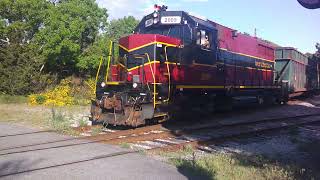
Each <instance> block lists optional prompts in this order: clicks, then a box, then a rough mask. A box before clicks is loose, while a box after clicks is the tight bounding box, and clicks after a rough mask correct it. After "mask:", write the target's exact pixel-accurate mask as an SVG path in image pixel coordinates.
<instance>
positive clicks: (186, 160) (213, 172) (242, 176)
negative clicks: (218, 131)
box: [159, 147, 307, 180]
mask: <svg viewBox="0 0 320 180" xmlns="http://www.w3.org/2000/svg"><path fill="white" fill-rule="evenodd" d="M159 155H161V156H163V157H165V158H166V159H167V161H168V162H169V163H171V164H173V165H175V166H176V167H177V169H178V170H179V172H181V173H182V174H184V175H185V176H186V177H190V178H191V179H192V178H196V179H223V180H224V179H226V180H227V179H237V180H247V179H249V180H251V179H255V180H259V179H261V180H262V179H270V180H273V179H277V180H288V179H289V180H290V179H305V178H304V177H307V176H306V175H305V174H304V173H305V171H304V169H301V168H299V167H297V166H295V165H294V164H286V165H284V164H280V163H278V162H276V161H274V160H269V159H268V158H266V157H263V156H247V155H239V154H229V153H228V154H225V153H214V154H206V155H199V154H198V155H197V154H196V153H195V152H194V151H193V150H192V149H191V148H190V147H187V148H184V149H183V150H181V151H178V152H162V153H160V154H159Z"/></svg>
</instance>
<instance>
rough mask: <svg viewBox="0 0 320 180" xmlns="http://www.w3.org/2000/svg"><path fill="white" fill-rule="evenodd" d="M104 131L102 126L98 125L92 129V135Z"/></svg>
mask: <svg viewBox="0 0 320 180" xmlns="http://www.w3.org/2000/svg"><path fill="white" fill-rule="evenodd" d="M101 132H102V127H100V126H98V127H93V128H92V129H91V135H92V136H95V135H98V134H100V133H101Z"/></svg>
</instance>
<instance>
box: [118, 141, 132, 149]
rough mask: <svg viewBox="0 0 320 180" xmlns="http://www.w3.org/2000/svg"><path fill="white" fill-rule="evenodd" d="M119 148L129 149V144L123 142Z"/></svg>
mask: <svg viewBox="0 0 320 180" xmlns="http://www.w3.org/2000/svg"><path fill="white" fill-rule="evenodd" d="M120 147H122V148H126V149H129V148H130V144H128V143H125V142H124V143H121V144H120Z"/></svg>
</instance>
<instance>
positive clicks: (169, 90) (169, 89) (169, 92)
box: [164, 46, 171, 102]
mask: <svg viewBox="0 0 320 180" xmlns="http://www.w3.org/2000/svg"><path fill="white" fill-rule="evenodd" d="M167 47H168V46H165V47H164V53H165V55H166V62H167V63H166V64H167V71H168V75H169V78H168V79H169V83H168V99H167V100H166V101H167V102H168V101H169V100H170V94H171V74H170V67H169V62H168V54H167Z"/></svg>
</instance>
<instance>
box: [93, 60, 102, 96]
mask: <svg viewBox="0 0 320 180" xmlns="http://www.w3.org/2000/svg"><path fill="white" fill-rule="evenodd" d="M102 63H103V56H101V59H100V63H99V67H98V71H97V74H96V82H95V85H94V95H96V93H97V83H98V77H99V73H100V69H101V66H102Z"/></svg>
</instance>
